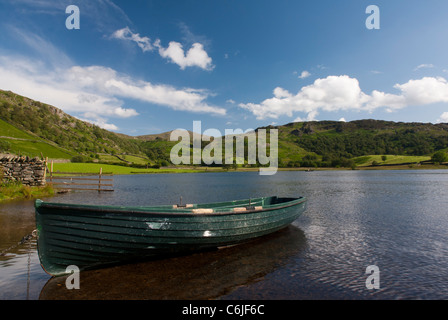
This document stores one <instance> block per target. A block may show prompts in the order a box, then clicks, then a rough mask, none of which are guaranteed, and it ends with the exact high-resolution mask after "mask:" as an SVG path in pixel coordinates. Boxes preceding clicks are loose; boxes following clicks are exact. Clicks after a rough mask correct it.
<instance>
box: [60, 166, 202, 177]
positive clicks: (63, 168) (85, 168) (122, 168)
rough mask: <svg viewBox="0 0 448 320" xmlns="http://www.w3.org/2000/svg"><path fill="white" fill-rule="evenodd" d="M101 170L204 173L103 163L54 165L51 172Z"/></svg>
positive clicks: (106, 171)
mask: <svg viewBox="0 0 448 320" xmlns="http://www.w3.org/2000/svg"><path fill="white" fill-rule="evenodd" d="M101 168H102V169H103V173H112V174H115V175H118V174H139V173H140V174H142V173H186V172H204V170H200V169H153V168H149V169H141V168H132V167H125V166H117V165H111V164H103V163H54V164H53V172H54V173H55V174H57V173H58V171H59V172H68V173H71V172H73V173H76V172H79V173H81V172H82V173H92V174H98V173H99V172H100V169H101Z"/></svg>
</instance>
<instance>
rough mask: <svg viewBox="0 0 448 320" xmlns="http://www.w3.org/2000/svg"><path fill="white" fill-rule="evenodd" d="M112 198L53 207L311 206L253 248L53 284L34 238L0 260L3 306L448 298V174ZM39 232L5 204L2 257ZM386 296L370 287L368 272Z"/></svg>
mask: <svg viewBox="0 0 448 320" xmlns="http://www.w3.org/2000/svg"><path fill="white" fill-rule="evenodd" d="M114 179H115V181H114V184H115V192H113V193H102V194H98V193H96V192H91V193H90V192H81V193H71V194H65V195H60V196H57V197H54V198H52V199H51V201H55V202H72V203H96V204H120V205H148V204H169V203H173V204H174V203H178V202H179V198H180V196H182V197H183V202H184V203H194V202H214V201H225V200H234V199H240V198H249V197H257V196H267V195H279V196H298V195H304V196H307V197H308V199H309V205H308V210H307V211H306V212H305V213H304V215H302V216H301V217H300V218H299V219H297V220H296V221H295V222H294V223H293V224H292V225H291V226H290V227H288V228H286V229H284V230H282V231H280V232H277V233H275V234H272V235H270V236H267V237H263V238H261V239H258V240H256V241H254V242H250V243H247V244H244V245H240V246H234V247H230V248H225V249H221V250H216V251H210V252H201V253H197V254H193V255H188V256H181V257H174V258H171V259H163V260H155V261H149V262H142V263H138V264H132V265H124V266H117V267H113V268H108V269H102V270H95V271H86V272H83V273H81V289H80V290H67V289H66V287H65V279H66V277H61V278H54V279H50V276H48V275H47V274H46V273H44V271H43V270H42V269H41V267H40V265H39V261H38V258H37V253H36V243H35V241H34V240H33V241H31V242H27V243H25V244H22V245H19V246H17V247H16V248H13V249H11V250H10V251H8V253H7V255H6V256H3V257H0V299H447V298H448V212H447V211H448V210H447V208H448V196H447V193H446V191H447V190H448V171H445V170H443V171H442V170H437V171H432V170H431V171H328V172H324V171H314V172H278V173H277V174H276V175H274V176H259V175H258V173H255V172H246V173H242V172H241V173H239V172H235V173H232V172H230V173H205V174H173V175H134V176H115V177H114ZM34 228H35V226H34V210H33V203H32V202H30V201H20V202H13V203H8V204H3V205H0V252H3V251H4V250H6V249H7V248H9V247H11V246H14V245H15V244H17V243H18V242H19V241H20V240H21V239H22V237H23V236H24V235H26V234H28V233H30V232H31V231H32V230H33V229H34ZM370 265H376V266H378V268H379V270H380V288H379V289H373V290H368V289H367V288H366V279H367V277H368V275H367V274H366V273H365V272H366V268H367V266H370Z"/></svg>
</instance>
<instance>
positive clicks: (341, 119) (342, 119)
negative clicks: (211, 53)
mask: <svg viewBox="0 0 448 320" xmlns="http://www.w3.org/2000/svg"><path fill="white" fill-rule="evenodd" d="M339 121H341V122H347V121H346V120H345V118H340V119H339Z"/></svg>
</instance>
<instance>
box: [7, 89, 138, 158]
mask: <svg viewBox="0 0 448 320" xmlns="http://www.w3.org/2000/svg"><path fill="white" fill-rule="evenodd" d="M0 120H3V122H6V123H8V124H9V125H10V126H13V127H15V128H16V130H15V131H14V132H13V131H11V129H6V126H5V125H4V123H3V124H2V125H1V127H2V128H3V129H0V130H2V131H0V132H3V134H0V136H4V137H6V136H9V137H11V135H12V137H14V135H16V136H17V135H24V136H25V135H27V136H30V135H32V136H33V139H35V140H39V141H44V142H46V143H48V144H53V145H54V146H55V147H57V148H61V149H63V150H65V151H66V153H67V155H66V156H65V158H67V157H68V158H70V157H71V156H72V155H75V154H90V153H94V154H96V153H135V154H142V151H141V148H140V145H139V142H138V140H137V139H129V138H125V137H122V136H119V135H117V134H115V133H113V132H109V131H107V130H104V129H101V128H99V127H98V126H95V125H93V124H90V123H88V122H84V121H81V120H79V119H76V118H75V117H72V116H70V115H68V114H66V113H64V112H63V111H62V110H60V109H58V108H56V107H53V106H50V105H47V104H44V103H41V102H38V101H34V100H31V99H29V98H26V97H23V96H20V95H17V94H15V93H12V92H9V91H2V90H0ZM6 130H9V131H8V132H11V133H7V132H6ZM17 130H18V131H21V132H22V133H21V134H19V133H18V131H17ZM5 132H6V133H5ZM2 140H3V141H4V140H5V139H2ZM13 151H14V150H13ZM38 155H39V153H38Z"/></svg>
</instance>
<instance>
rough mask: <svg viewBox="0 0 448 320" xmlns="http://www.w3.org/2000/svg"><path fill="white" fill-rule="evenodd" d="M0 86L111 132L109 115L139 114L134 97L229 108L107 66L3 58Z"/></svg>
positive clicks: (177, 106)
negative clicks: (63, 65)
mask: <svg viewBox="0 0 448 320" xmlns="http://www.w3.org/2000/svg"><path fill="white" fill-rule="evenodd" d="M0 87H1V88H2V89H4V90H11V91H13V92H16V93H18V94H21V95H24V96H27V97H30V98H32V99H35V100H39V101H42V102H45V103H48V104H51V105H54V106H56V107H59V108H61V109H63V110H64V111H66V112H73V113H77V114H79V115H81V116H82V117H84V118H86V119H88V120H90V121H91V122H93V123H97V124H99V125H101V126H103V127H105V128H114V129H115V128H116V127H113V125H112V124H110V123H107V122H106V121H107V119H106V118H107V117H113V118H130V117H134V116H137V115H138V112H137V111H136V110H135V109H133V108H128V107H125V106H124V105H125V102H124V101H123V99H134V100H139V101H144V102H148V103H152V104H156V105H160V106H165V107H168V108H171V109H174V110H180V111H187V112H199V113H210V114H217V115H224V114H225V113H226V110H225V109H223V108H219V107H216V106H211V105H209V104H207V102H206V101H205V100H206V99H207V97H208V96H209V95H210V94H209V93H208V92H207V91H206V90H200V89H199V90H198V89H191V88H181V89H179V88H174V87H172V86H169V85H164V84H153V83H150V82H146V81H143V80H136V79H132V78H131V77H129V76H127V75H123V74H119V73H118V72H117V71H115V70H113V69H111V68H107V67H103V66H89V67H82V66H72V67H68V68H57V69H51V71H48V69H47V68H46V67H45V66H44V64H40V63H39V62H38V61H34V60H33V61H32V60H29V59H27V58H18V57H8V56H0Z"/></svg>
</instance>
